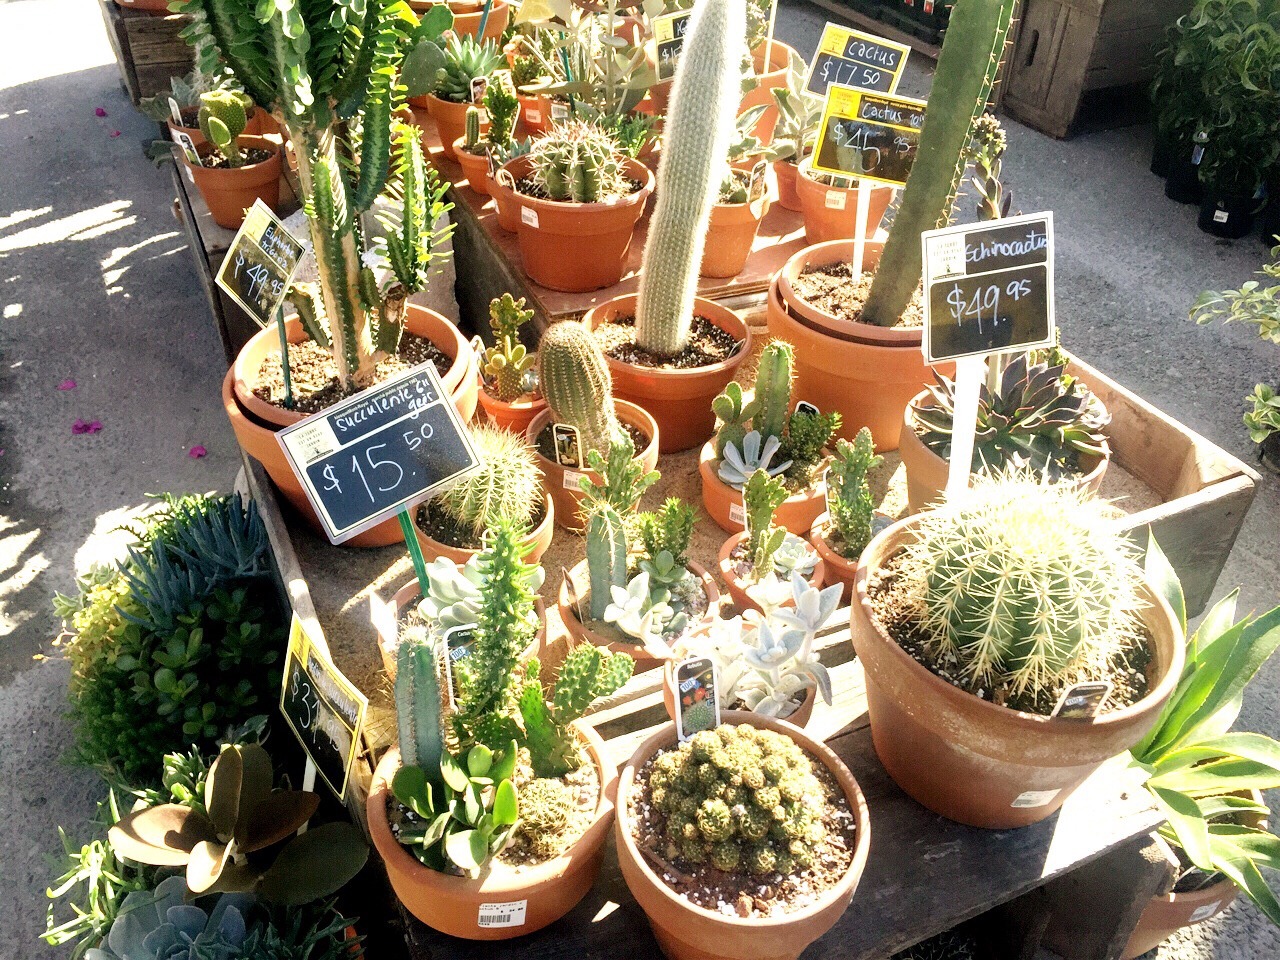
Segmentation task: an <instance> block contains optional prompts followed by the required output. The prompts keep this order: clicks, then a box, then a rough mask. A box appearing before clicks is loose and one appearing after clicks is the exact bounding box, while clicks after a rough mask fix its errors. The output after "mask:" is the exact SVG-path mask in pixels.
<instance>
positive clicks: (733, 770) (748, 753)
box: [649, 724, 826, 876]
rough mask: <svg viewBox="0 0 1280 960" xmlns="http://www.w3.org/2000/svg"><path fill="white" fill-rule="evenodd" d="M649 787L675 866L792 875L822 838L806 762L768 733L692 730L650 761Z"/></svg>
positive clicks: (818, 793)
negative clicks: (687, 736) (694, 731)
mask: <svg viewBox="0 0 1280 960" xmlns="http://www.w3.org/2000/svg"><path fill="white" fill-rule="evenodd" d="M649 791H650V794H649V795H650V799H651V802H652V806H653V810H654V811H655V812H656V814H657V816H658V818H659V819H660V820H661V823H662V831H663V834H664V836H665V839H666V850H665V852H666V855H667V858H668V859H669V860H672V861H675V862H677V863H683V864H687V865H693V866H698V865H702V864H709V865H710V866H712V867H714V868H715V869H717V870H722V871H724V872H726V873H736V874H749V875H753V876H765V875H768V874H774V873H777V874H782V875H783V876H789V875H791V874H794V873H797V872H799V871H802V870H806V869H808V868H809V867H811V866H812V865H813V863H814V860H815V857H816V850H817V848H818V846H819V845H820V844H821V843H822V842H823V840H824V838H825V835H826V830H825V827H824V826H823V824H822V820H821V810H822V808H823V802H824V790H823V787H822V784H821V783H820V782H819V781H818V779H817V777H815V776H814V775H813V768H812V765H811V761H810V760H809V758H808V757H807V756H806V755H805V753H804V751H803V750H802V749H801V748H800V747H799V746H798V745H797V744H796V743H795V742H794V741H793V740H791V739H790V738H789V737H786V736H783V735H782V734H780V733H775V732H773V731H772V730H760V729H757V728H755V727H750V726H745V725H744V726H733V725H731V724H724V725H721V726H720V727H717V728H716V729H715V730H702V731H700V732H698V733H695V734H694V735H693V737H692V738H690V740H689V741H687V742H686V743H682V744H681V745H680V746H679V747H678V748H677V749H674V750H670V751H668V752H666V753H663V754H660V755H659V756H658V757H657V758H656V759H655V760H654V761H653V766H652V768H651V770H650V772H649Z"/></svg>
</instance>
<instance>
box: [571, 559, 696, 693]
mask: <svg viewBox="0 0 1280 960" xmlns="http://www.w3.org/2000/svg"><path fill="white" fill-rule="evenodd" d="M689 572H690V573H692V574H695V575H696V576H697V577H698V578H699V579H700V580H701V581H702V589H703V592H704V593H706V595H707V610H706V613H705V614H703V617H702V620H701V622H697V623H694V624H692V625H691V626H690V627H689V630H691V631H692V630H697V629H700V628H701V627H702V626H703V625H705V624H708V623H710V622H711V621H712V620H714V619H715V618H716V617H717V616H718V615H719V611H720V588H719V587H717V586H716V581H715V579H714V578H713V577H712V576H711V574H710V573H708V572H707V569H706V567H704V566H702V565H701V564H699V563H694V562H693V561H692V560H690V561H689ZM570 581H572V583H571V582H570ZM588 583H589V580H588V575H587V561H586V560H580V561H578V562H577V563H576V564H574V566H573V568H572V569H571V570H570V571H569V576H568V577H567V578H566V579H564V580H561V581H560V594H559V598H558V600H557V604H558V606H559V608H560V619H561V620H562V621H563V622H564V627H565V629H566V630H568V631H569V640H570V644H569V646H570V647H573V646H575V645H576V644H578V643H589V644H591V645H592V646H596V647H600V648H601V649H604V650H608V651H609V652H610V653H625V654H627V655H628V656H630V657H631V658H632V659H634V660H635V662H636V673H642V672H644V671H645V670H652V669H653V668H654V667H657V666H659V665H661V664H663V663H666V658H663V657H655V656H654V655H653V654H651V653H649V652H648V651H647V650H645V648H644V647H642V646H640V645H639V644H638V643H636V642H634V641H632V640H630V639H627V640H620V639H618V636H619V635H618V634H616V633H614V634H606V633H604V632H600V631H596V630H593V629H592V628H591V626H590V625H589V624H586V623H583V622H582V620H580V619H579V618H578V610H577V606H576V605H575V604H574V602H573V597H574V595H577V596H578V597H581V598H582V599H583V600H584V601H585V600H586V597H587V585H588ZM571 590H572V592H571Z"/></svg>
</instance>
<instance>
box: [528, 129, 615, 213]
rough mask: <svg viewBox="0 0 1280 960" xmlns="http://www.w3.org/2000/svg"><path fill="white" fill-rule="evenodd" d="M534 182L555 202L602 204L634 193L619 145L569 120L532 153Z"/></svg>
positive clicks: (536, 143)
mask: <svg viewBox="0 0 1280 960" xmlns="http://www.w3.org/2000/svg"><path fill="white" fill-rule="evenodd" d="M529 163H530V164H531V170H532V179H533V182H534V183H535V184H536V185H537V187H538V188H539V189H540V190H541V191H542V192H543V193H545V194H546V195H547V196H548V197H549V198H551V199H552V200H560V201H571V202H573V203H603V202H605V201H607V200H610V199H613V198H615V197H623V196H626V195H627V194H628V193H630V192H631V183H630V181H629V180H628V179H627V177H626V173H625V168H624V167H623V163H622V157H621V155H620V154H619V153H618V145H617V144H616V143H614V141H613V138H612V137H610V136H609V134H607V133H606V132H605V131H604V130H602V129H601V128H600V127H598V126H596V125H595V124H593V123H588V122H586V121H582V120H567V121H565V122H564V123H561V124H558V125H557V126H556V127H555V128H553V129H552V130H551V131H550V132H549V133H547V134H546V135H545V136H542V137H539V138H538V139H536V140H534V141H533V144H532V146H531V147H530V149H529Z"/></svg>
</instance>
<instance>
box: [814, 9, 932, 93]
mask: <svg viewBox="0 0 1280 960" xmlns="http://www.w3.org/2000/svg"><path fill="white" fill-rule="evenodd" d="M910 53H911V48H910V47H908V46H907V45H906V44H903V43H895V42H893V41H892V40H886V39H885V38H884V37H878V36H876V35H875V34H872V33H863V32H862V31H860V30H853V29H851V28H849V27H845V26H841V25H839V24H835V23H828V24H827V25H826V26H824V27H823V28H822V37H821V39H819V41H818V49H817V51H816V52H815V53H814V57H813V66H811V67H810V68H809V75H808V77H807V79H806V81H805V85H804V89H805V92H806V93H809V94H812V95H813V96H815V97H825V96H826V95H827V91H828V90H829V89H830V88H831V85H832V84H833V83H841V84H847V85H849V86H853V87H861V88H862V89H864V90H874V91H877V92H879V93H893V92H894V91H895V90H897V89H898V81H899V80H901V79H902V71H903V69H904V68H905V67H906V65H907V57H908V55H909V54H910Z"/></svg>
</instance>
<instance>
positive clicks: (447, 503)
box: [440, 424, 542, 538]
mask: <svg viewBox="0 0 1280 960" xmlns="http://www.w3.org/2000/svg"><path fill="white" fill-rule="evenodd" d="M470 430H471V442H472V445H473V446H474V447H475V449H476V453H478V454H479V455H480V469H479V470H477V471H476V472H475V473H472V474H469V475H468V476H466V477H463V478H462V479H461V480H459V481H458V482H457V483H456V484H454V485H453V486H452V487H450V488H449V489H448V490H446V491H445V492H444V493H443V494H441V495H440V507H441V509H443V510H444V512H445V513H446V514H448V515H449V516H450V517H451V518H452V519H453V520H454V521H455V522H457V523H458V524H459V525H460V526H462V527H464V528H466V529H467V530H469V531H470V532H471V533H472V534H474V535H475V536H476V537H477V538H478V537H480V536H481V535H483V534H484V532H485V531H486V530H488V529H489V528H490V527H492V526H493V525H494V524H496V523H497V522H498V521H499V520H506V521H509V522H510V523H511V524H512V525H513V526H514V527H515V528H516V529H518V530H520V531H527V530H528V529H529V525H530V522H531V521H532V519H533V515H534V512H535V511H536V510H537V509H538V506H539V504H541V503H542V478H541V475H540V474H539V473H538V461H537V459H536V458H535V456H534V452H533V448H532V447H530V446H529V445H528V444H527V443H525V441H524V438H523V437H520V436H517V435H516V434H514V433H510V432H509V431H507V430H503V429H502V428H501V427H495V426H493V425H491V424H482V425H479V426H475V427H471V428H470Z"/></svg>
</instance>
